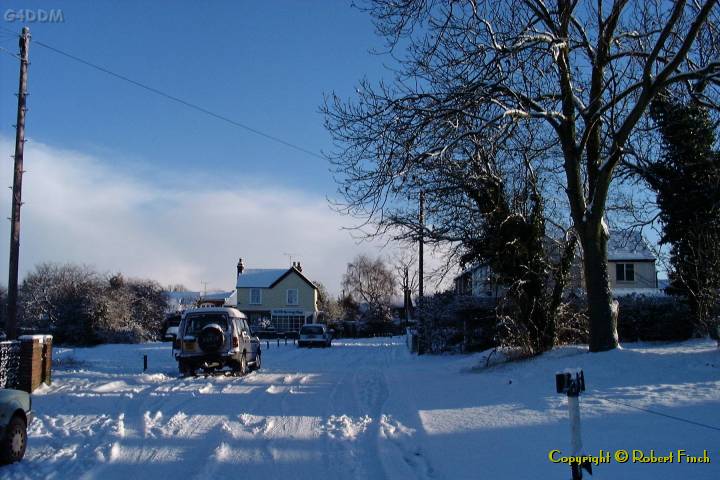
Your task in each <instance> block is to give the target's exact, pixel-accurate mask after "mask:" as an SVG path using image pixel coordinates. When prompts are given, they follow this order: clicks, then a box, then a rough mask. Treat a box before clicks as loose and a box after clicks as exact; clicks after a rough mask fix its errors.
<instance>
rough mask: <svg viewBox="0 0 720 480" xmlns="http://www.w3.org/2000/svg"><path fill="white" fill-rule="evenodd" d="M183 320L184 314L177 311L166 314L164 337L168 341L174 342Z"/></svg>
mask: <svg viewBox="0 0 720 480" xmlns="http://www.w3.org/2000/svg"><path fill="white" fill-rule="evenodd" d="M181 320H182V314H180V313H178V312H175V313H169V314H168V315H166V316H165V321H164V322H163V327H162V338H163V340H165V341H166V342H172V341H174V340H175V337H177V333H178V327H179V326H180V321H181Z"/></svg>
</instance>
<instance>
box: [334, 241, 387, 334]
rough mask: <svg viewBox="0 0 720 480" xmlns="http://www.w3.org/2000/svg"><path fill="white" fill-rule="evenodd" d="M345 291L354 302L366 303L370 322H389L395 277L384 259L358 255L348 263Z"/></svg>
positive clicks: (344, 277) (344, 278)
mask: <svg viewBox="0 0 720 480" xmlns="http://www.w3.org/2000/svg"><path fill="white" fill-rule="evenodd" d="M342 286H343V289H344V290H345V292H346V294H347V295H349V296H350V297H351V298H352V299H353V300H354V301H356V302H358V303H365V304H366V305H367V308H368V311H367V313H368V315H369V319H370V320H380V321H382V320H388V319H389V313H390V306H391V302H392V296H393V294H394V293H395V277H394V276H393V274H392V271H391V270H390V268H389V267H388V266H387V265H386V264H385V262H383V260H382V259H380V258H376V259H372V258H370V257H368V256H367V255H358V256H357V257H355V259H353V261H352V262H350V263H348V266H347V271H346V272H345V275H343V281H342Z"/></svg>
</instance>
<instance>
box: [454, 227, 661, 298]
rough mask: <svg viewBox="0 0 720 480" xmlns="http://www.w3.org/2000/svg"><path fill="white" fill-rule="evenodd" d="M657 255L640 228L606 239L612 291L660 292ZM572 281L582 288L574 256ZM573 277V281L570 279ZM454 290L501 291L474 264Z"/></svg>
mask: <svg viewBox="0 0 720 480" xmlns="http://www.w3.org/2000/svg"><path fill="white" fill-rule="evenodd" d="M655 262H656V257H655V255H654V254H653V253H652V251H651V250H650V248H649V247H648V244H647V242H646V241H645V239H644V238H643V237H642V235H641V234H640V233H639V232H630V233H618V234H616V235H612V236H611V238H610V240H609V241H608V277H609V278H608V280H609V283H610V288H611V290H612V291H613V293H614V294H615V295H623V294H628V293H631V292H633V293H646V294H659V293H661V291H660V290H659V289H658V280H657V268H656V265H655ZM573 271H574V272H577V274H576V275H571V279H572V280H571V283H572V284H573V285H574V286H575V287H580V288H582V285H583V281H582V268H581V265H580V258H579V257H578V258H577V259H576V265H574V267H573ZM573 280H574V281H573ZM454 283H455V293H457V294H459V295H472V296H475V297H487V298H494V297H498V296H502V295H503V294H504V291H503V288H502V286H500V285H498V284H497V283H496V282H495V281H494V280H493V275H492V272H491V270H490V267H489V266H487V265H482V264H476V265H473V266H470V267H468V268H467V269H465V270H464V271H463V272H462V273H461V274H460V275H458V276H457V277H455V279H454Z"/></svg>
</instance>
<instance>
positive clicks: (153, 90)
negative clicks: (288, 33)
mask: <svg viewBox="0 0 720 480" xmlns="http://www.w3.org/2000/svg"><path fill="white" fill-rule="evenodd" d="M0 28H1V29H3V30H5V31H8V32H12V30H8V29H6V28H4V27H0ZM12 33H15V32H12ZM33 45H38V46H40V47H43V48H46V49H48V50H50V51H52V52H55V53H57V54H59V55H62V56H64V57H66V58H69V59H71V60H74V61H76V62H78V63H82V64H83V65H86V66H88V67H90V68H94V69H95V70H98V71H100V72H103V73H105V74H107V75H110V76H113V77H115V78H118V79H120V80H123V81H125V82H128V83H130V84H132V85H135V86H136V87H139V88H142V89H144V90H147V91H148V92H151V93H154V94H155V95H159V96H161V97H163V98H166V99H168V100H172V101H173V102H176V103H179V104H181V105H184V106H186V107H188V108H191V109H193V110H196V111H198V112H201V113H204V114H205V115H209V116H211V117H214V118H216V119H218V120H222V121H223V122H226V123H229V124H230V125H233V126H236V127H239V128H242V129H244V130H247V131H248V132H251V133H254V134H255V135H259V136H261V137H264V138H267V139H268V140H271V141H273V142H276V143H279V144H281V145H285V146H286V147H290V148H293V149H295V150H297V151H299V152H302V153H305V154H307V155H311V156H313V157H316V158H319V159H321V160H325V157H323V156H322V155H320V154H318V153H315V152H313V151H312V150H308V149H306V148H304V147H301V146H299V145H296V144H294V143H291V142H288V141H286V140H283V139H282V138H279V137H276V136H274V135H271V134H269V133H265V132H263V131H261V130H258V129H256V128H253V127H251V126H249V125H245V124H244V123H241V122H238V121H236V120H233V119H232V118H229V117H226V116H225V115H221V114H219V113H215V112H213V111H211V110H208V109H207V108H204V107H201V106H200V105H197V104H195V103H192V102H189V101H187V100H183V99H182V98H179V97H176V96H174V95H171V94H169V93H166V92H163V91H162V90H158V89H157V88H154V87H151V86H149V85H146V84H144V83H142V82H138V81H137V80H133V79H132V78H129V77H126V76H125V75H122V74H120V73H116V72H113V71H112V70H109V69H107V68H105V67H101V66H100V65H96V64H94V63H92V62H90V61H88V60H84V59H82V58H80V57H78V56H75V55H73V54H71V53H68V52H65V51H63V50H60V49H59V48H55V47H53V46H50V45H48V44H47V43H44V42H41V41H38V40H34V41H33Z"/></svg>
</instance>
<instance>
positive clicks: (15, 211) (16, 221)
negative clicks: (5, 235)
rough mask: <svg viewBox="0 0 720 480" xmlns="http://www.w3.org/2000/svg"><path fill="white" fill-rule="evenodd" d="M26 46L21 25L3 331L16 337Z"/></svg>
mask: <svg viewBox="0 0 720 480" xmlns="http://www.w3.org/2000/svg"><path fill="white" fill-rule="evenodd" d="M29 47H30V29H29V28H28V27H23V29H22V34H21V35H20V85H19V87H18V96H17V97H18V106H17V122H16V124H15V155H14V159H15V174H14V176H13V186H12V216H11V217H10V264H9V267H10V268H9V270H10V272H9V275H8V277H9V278H8V305H7V322H6V325H5V326H6V328H7V335H8V338H9V339H11V340H13V339H15V338H16V337H17V298H18V265H19V261H20V207H21V206H22V176H23V153H24V151H25V112H26V111H27V108H26V107H25V101H26V97H27V73H28V65H29V61H28V57H29V52H28V51H29Z"/></svg>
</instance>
